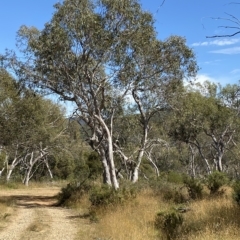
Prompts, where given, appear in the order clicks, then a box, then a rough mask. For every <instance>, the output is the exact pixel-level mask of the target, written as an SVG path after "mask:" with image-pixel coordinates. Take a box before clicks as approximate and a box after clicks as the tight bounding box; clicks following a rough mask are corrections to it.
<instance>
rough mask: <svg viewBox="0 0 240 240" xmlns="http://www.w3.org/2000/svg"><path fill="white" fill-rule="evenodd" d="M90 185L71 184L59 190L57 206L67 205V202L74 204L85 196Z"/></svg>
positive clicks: (83, 183) (86, 183) (84, 183)
mask: <svg viewBox="0 0 240 240" xmlns="http://www.w3.org/2000/svg"><path fill="white" fill-rule="evenodd" d="M91 187H92V185H91V184H90V183H89V182H87V181H85V182H82V183H79V182H71V183H69V184H68V185H67V186H66V187H63V188H62V189H61V192H60V193H59V194H58V205H67V203H68V201H70V200H71V201H73V202H76V201H78V200H79V199H81V197H82V196H83V195H84V194H85V193H88V192H89V191H90V189H91Z"/></svg>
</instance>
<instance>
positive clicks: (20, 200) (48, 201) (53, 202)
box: [0, 195, 58, 208]
mask: <svg viewBox="0 0 240 240" xmlns="http://www.w3.org/2000/svg"><path fill="white" fill-rule="evenodd" d="M0 202H2V203H10V202H11V203H14V204H16V205H17V206H19V207H26V208H34V207H56V206H57V203H58V199H57V196H39V195H31V196H29V195H11V196H2V197H0Z"/></svg>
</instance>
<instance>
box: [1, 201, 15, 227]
mask: <svg viewBox="0 0 240 240" xmlns="http://www.w3.org/2000/svg"><path fill="white" fill-rule="evenodd" d="M13 213H14V208H13V206H12V204H11V203H10V202H5V201H0V231H1V230H2V229H3V228H4V227H6V225H7V223H8V222H9V219H10V217H11V216H12V215H13Z"/></svg>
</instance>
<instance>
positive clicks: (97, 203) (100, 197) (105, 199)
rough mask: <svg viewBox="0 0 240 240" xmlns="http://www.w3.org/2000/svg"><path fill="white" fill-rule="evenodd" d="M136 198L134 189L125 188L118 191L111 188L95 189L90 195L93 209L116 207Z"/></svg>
mask: <svg viewBox="0 0 240 240" xmlns="http://www.w3.org/2000/svg"><path fill="white" fill-rule="evenodd" d="M135 197H136V191H135V190H134V188H131V187H130V186H129V187H123V188H120V189H119V190H118V191H116V190H114V189H113V188H110V187H109V186H106V185H104V186H101V187H95V188H93V189H92V191H91V193H90V198H89V200H90V202H91V205H92V207H93V208H105V207H108V206H116V205H119V204H123V203H125V202H126V201H127V200H132V199H133V198H135Z"/></svg>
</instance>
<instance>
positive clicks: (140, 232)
mask: <svg viewBox="0 0 240 240" xmlns="http://www.w3.org/2000/svg"><path fill="white" fill-rule="evenodd" d="M159 207H160V205H159V200H158V199H157V198H156V197H154V196H153V194H152V191H151V190H147V191H143V192H142V193H141V194H140V195H138V196H137V197H136V199H133V201H132V202H129V203H127V204H125V205H124V206H117V207H116V208H115V209H114V210H113V209H111V210H109V211H107V212H105V214H104V215H103V216H102V217H101V219H100V221H99V223H97V224H96V225H95V229H96V232H98V235H97V236H96V237H98V238H100V239H114V240H115V239H116V240H126V239H138V240H143V239H149V240H151V239H156V236H157V234H158V232H157V231H156V229H155V228H154V217H155V213H156V212H157V210H158V209H159ZM162 207H164V206H162Z"/></svg>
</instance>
